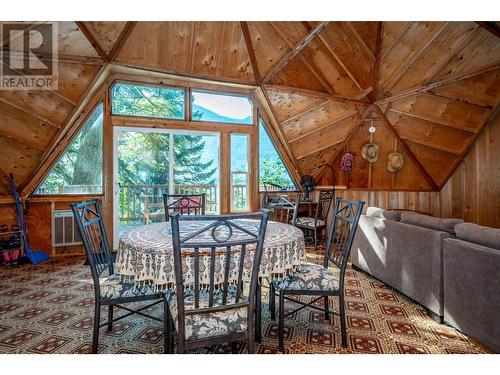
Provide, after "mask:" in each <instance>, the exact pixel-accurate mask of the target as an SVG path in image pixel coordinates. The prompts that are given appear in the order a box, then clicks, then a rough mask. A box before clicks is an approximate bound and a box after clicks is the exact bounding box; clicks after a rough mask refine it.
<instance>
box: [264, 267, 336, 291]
mask: <svg viewBox="0 0 500 375" xmlns="http://www.w3.org/2000/svg"><path fill="white" fill-rule="evenodd" d="M273 283H274V287H275V288H276V289H286V290H317V291H335V290H338V289H339V280H338V277H337V275H335V274H334V273H333V272H332V271H331V270H329V269H328V268H325V267H322V266H318V265H317V264H312V263H305V264H302V265H300V266H299V267H298V268H297V269H296V270H295V271H294V272H293V273H292V274H291V275H287V276H286V277H284V278H283V279H275V280H274V281H273Z"/></svg>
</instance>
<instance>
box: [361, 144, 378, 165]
mask: <svg viewBox="0 0 500 375" xmlns="http://www.w3.org/2000/svg"><path fill="white" fill-rule="evenodd" d="M361 156H362V157H363V159H365V160H367V161H368V162H370V163H374V162H376V161H377V160H378V145H376V144H375V143H367V144H366V145H364V146H363V148H362V149H361Z"/></svg>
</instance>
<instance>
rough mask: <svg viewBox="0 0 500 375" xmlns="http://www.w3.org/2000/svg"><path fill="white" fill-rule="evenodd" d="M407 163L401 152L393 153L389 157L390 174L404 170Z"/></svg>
mask: <svg viewBox="0 0 500 375" xmlns="http://www.w3.org/2000/svg"><path fill="white" fill-rule="evenodd" d="M404 163H405V161H404V157H403V154H402V153H400V152H391V153H390V154H389V156H387V170H388V171H389V172H392V173H395V172H397V171H399V170H400V169H401V168H403V164H404Z"/></svg>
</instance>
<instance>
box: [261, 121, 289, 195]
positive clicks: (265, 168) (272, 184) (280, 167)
mask: <svg viewBox="0 0 500 375" xmlns="http://www.w3.org/2000/svg"><path fill="white" fill-rule="evenodd" d="M259 186H260V189H259V190H260V191H274V190H294V189H296V185H295V183H294V182H293V179H292V177H291V176H290V172H289V171H288V168H287V167H286V165H285V163H284V162H283V159H282V158H281V156H280V154H279V153H278V151H277V150H276V146H275V145H274V143H273V141H272V140H271V137H270V136H269V133H268V131H267V129H266V125H265V124H264V122H263V121H262V120H260V121H259Z"/></svg>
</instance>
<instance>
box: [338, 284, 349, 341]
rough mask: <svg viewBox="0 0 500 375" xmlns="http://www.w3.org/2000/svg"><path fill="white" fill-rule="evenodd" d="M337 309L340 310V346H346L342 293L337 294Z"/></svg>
mask: <svg viewBox="0 0 500 375" xmlns="http://www.w3.org/2000/svg"><path fill="white" fill-rule="evenodd" d="M339 310H340V332H341V336H342V346H343V347H344V348H345V347H347V331H346V326H345V306H344V295H343V294H341V295H340V296H339Z"/></svg>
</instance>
